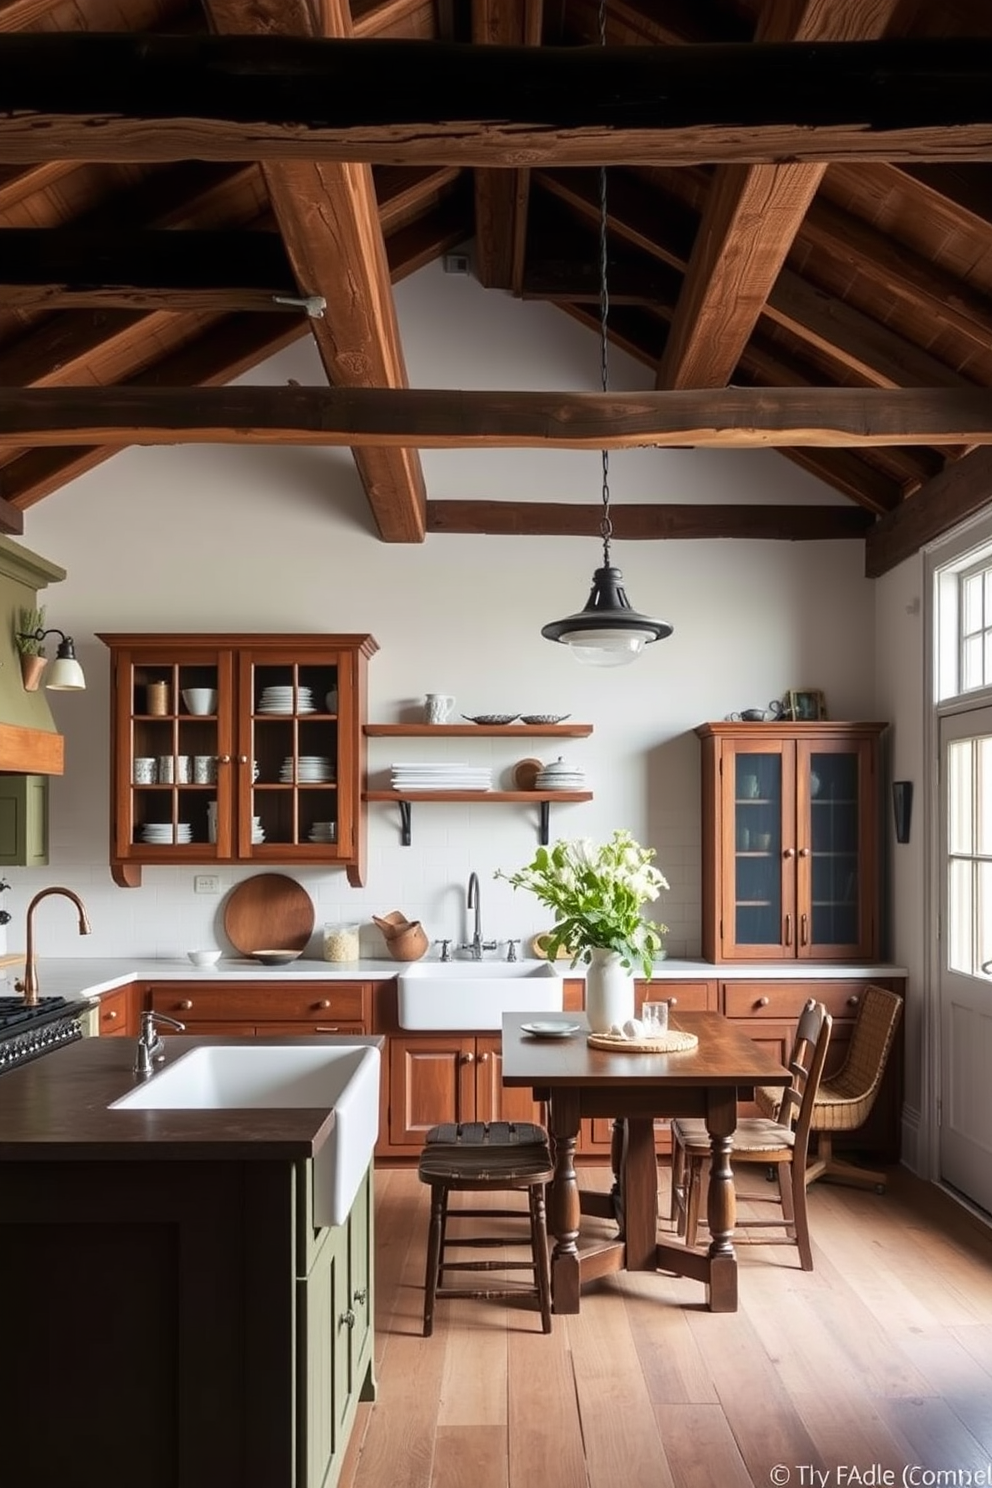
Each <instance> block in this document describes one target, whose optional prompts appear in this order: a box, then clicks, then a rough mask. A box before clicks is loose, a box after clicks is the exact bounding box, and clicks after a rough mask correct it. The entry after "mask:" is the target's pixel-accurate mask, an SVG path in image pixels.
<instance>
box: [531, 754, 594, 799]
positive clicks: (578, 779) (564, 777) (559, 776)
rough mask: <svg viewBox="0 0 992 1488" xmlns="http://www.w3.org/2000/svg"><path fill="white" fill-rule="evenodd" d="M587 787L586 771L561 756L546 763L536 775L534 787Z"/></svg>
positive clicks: (558, 788)
mask: <svg viewBox="0 0 992 1488" xmlns="http://www.w3.org/2000/svg"><path fill="white" fill-rule="evenodd" d="M585 787H586V777H585V771H584V770H580V769H578V768H577V767H576V766H574V765H568V764H566V763H565V761H564V760H563V759H561V758H560V757H559V758H558V759H557V760H555V762H554V763H553V764H551V765H545V767H544V769H543V770H539V771H538V772H537V775H536V776H535V777H534V789H535V790H539V791H541V790H562V791H580V790H585Z"/></svg>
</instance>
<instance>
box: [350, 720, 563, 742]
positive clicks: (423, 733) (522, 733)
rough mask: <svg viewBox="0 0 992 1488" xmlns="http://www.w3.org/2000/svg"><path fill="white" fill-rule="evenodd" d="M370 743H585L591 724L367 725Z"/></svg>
mask: <svg viewBox="0 0 992 1488" xmlns="http://www.w3.org/2000/svg"><path fill="white" fill-rule="evenodd" d="M365 733H366V734H367V735H368V737H369V738H370V739H387V738H393V739H473V738H474V739H497V738H506V739H537V738H540V739H553V738H556V737H557V738H564V739H585V738H586V737H587V736H588V735H589V734H591V733H592V724H591V723H544V724H537V723H489V724H484V723H367V724H366V725H365Z"/></svg>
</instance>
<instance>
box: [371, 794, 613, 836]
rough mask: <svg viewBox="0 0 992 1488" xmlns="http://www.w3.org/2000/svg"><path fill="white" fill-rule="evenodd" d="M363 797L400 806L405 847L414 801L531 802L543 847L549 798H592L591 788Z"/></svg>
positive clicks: (548, 830) (547, 829)
mask: <svg viewBox="0 0 992 1488" xmlns="http://www.w3.org/2000/svg"><path fill="white" fill-rule="evenodd" d="M362 800H363V801H395V802H396V804H397V806H399V808H400V822H401V838H400V840H401V841H402V843H403V846H404V847H409V846H410V844H411V843H412V841H413V824H412V815H413V813H412V810H411V807H412V805H413V802H414V801H471V802H472V804H473V805H483V806H484V805H486V804H487V803H488V802H490V801H518V802H520V803H526V804H527V805H530V804H532V803H533V804H536V805H537V807H538V815H539V826H538V840H539V841H540V844H541V846H542V847H547V845H548V842H549V840H550V836H551V802H552V801H591V800H592V791H494V790H488V791H481V790H479V791H460V790H423V791H394V790H370V791H363V793H362Z"/></svg>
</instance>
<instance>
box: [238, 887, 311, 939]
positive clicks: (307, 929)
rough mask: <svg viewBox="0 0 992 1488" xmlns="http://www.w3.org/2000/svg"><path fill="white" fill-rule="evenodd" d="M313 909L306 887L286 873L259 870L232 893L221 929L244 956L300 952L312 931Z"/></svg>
mask: <svg viewBox="0 0 992 1488" xmlns="http://www.w3.org/2000/svg"><path fill="white" fill-rule="evenodd" d="M314 916H315V911H314V907H313V901H312V899H311V898H310V895H309V894H308V893H307V891H306V889H304V888H303V887H302V885H301V884H298V883H297V882H296V880H295V878H289V877H287V875H286V874H285V873H259V874H256V876H255V877H254V878H246V879H245V881H244V883H241V884H238V887H237V888H236V889H234V890H232V892H231V896H230V898H229V899H228V901H227V903H226V904H225V906H224V929H225V931H226V932H227V938H228V940H229V941H230V942H231V944H232V945H233V947H234V949H235V950H236V951H240V952H241V954H242V955H243V956H251V955H254V953H255V952H256V951H264V950H268V951H281V950H286V951H302V950H304V949H305V947H306V944H307V941H308V940H309V939H310V936H311V935H312V934H313V922H314Z"/></svg>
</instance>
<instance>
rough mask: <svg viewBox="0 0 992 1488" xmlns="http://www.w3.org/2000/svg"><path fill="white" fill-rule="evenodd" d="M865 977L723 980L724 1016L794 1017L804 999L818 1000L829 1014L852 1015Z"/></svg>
mask: <svg viewBox="0 0 992 1488" xmlns="http://www.w3.org/2000/svg"><path fill="white" fill-rule="evenodd" d="M867 985H868V983H867V981H860V980H852V981H846V982H821V981H809V982H723V983H722V984H721V988H722V991H721V996H722V1001H723V1010H724V1012H725V1013H726V1015H727V1017H728V1018H798V1017H799V1014H800V1013H801V1011H802V1009H803V1005H804V1004H805V1002H806V999H807V998H809V997H815V998H816V1000H817V1002H822V1003H823V1004H824V1006H825V1007H826V1009H827V1012H828V1013H829V1014H830V1016H831V1017H832V1018H853V1017H854V1016H855V1014H856V1013H857V1010H858V999H859V998H860V996H861V993H862V991H863V990H864V988H865V987H866V986H867Z"/></svg>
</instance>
